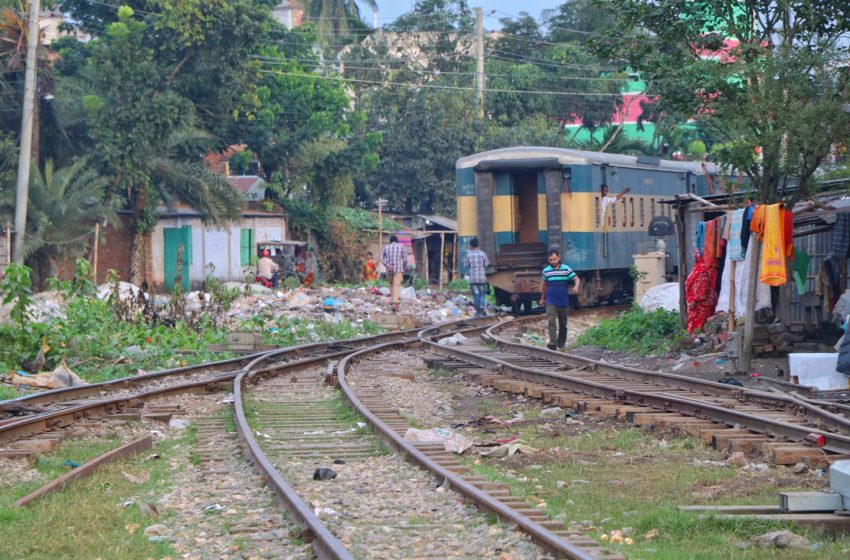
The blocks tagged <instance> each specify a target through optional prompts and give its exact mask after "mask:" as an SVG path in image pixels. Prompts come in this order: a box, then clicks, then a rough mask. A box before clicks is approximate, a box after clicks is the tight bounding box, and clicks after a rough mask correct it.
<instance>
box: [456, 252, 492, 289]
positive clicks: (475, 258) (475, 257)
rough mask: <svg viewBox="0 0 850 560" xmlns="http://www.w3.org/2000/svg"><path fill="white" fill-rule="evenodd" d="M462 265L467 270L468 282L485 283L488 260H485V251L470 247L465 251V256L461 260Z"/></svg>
mask: <svg viewBox="0 0 850 560" xmlns="http://www.w3.org/2000/svg"><path fill="white" fill-rule="evenodd" d="M463 264H464V266H466V268H467V269H468V270H469V283H470V284H486V283H487V274H486V270H487V267H488V266H489V265H490V261H488V260H487V253H485V252H484V251H482V250H481V249H470V250H469V251H467V253H466V258H465V259H464V260H463Z"/></svg>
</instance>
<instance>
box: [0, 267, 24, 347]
mask: <svg viewBox="0 0 850 560" xmlns="http://www.w3.org/2000/svg"><path fill="white" fill-rule="evenodd" d="M31 273H32V271H31V270H30V268H29V267H28V266H26V265H21V264H17V263H11V264H9V266H7V267H6V272H5V275H4V276H3V279H2V280H0V294H3V304H4V305H6V304H9V303H12V310H11V313H10V315H9V316H10V317H11V318H12V320H13V321H14V322H15V323H17V325H18V328H19V329H20V331H21V332H22V333H23V331H25V328H26V324H27V321H28V320H29V319H30V312H29V306H30V304H31V303H32V274H31Z"/></svg>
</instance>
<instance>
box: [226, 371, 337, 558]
mask: <svg viewBox="0 0 850 560" xmlns="http://www.w3.org/2000/svg"><path fill="white" fill-rule="evenodd" d="M262 359H263V358H257V360H256V361H257V362H259V361H262ZM254 365H255V364H253V363H252V364H249V365H248V366H246V367H245V369H244V370H242V371H240V372H239V373H238V375H237V376H236V379H235V380H234V382H233V397H234V398H233V407H234V411H235V415H236V433H237V435H238V436H239V440H240V441H241V442H242V448H243V449H244V450H245V452H246V454H247V455H248V457H249V458H250V459H251V462H252V463H254V466H255V467H256V468H257V470H258V471H260V474H261V475H262V476H263V478H265V479H266V481H267V482H268V483H269V485H270V486H271V487H272V490H273V491H274V493H275V495H276V496H277V497H278V499H280V500H281V502H282V503H283V505H284V507H286V509H287V510H288V511H289V512H290V513H291V514H292V516H293V517H294V521H295V523H297V524H298V525H299V526H300V527H301V528H302V531H303V532H302V538H303V540H304V541H305V542H309V543H310V545H311V547H312V548H313V551H314V552H315V554H316V557H317V558H318V559H319V560H354V557H353V556H352V555H351V554H350V553H349V552H348V551H347V550H346V549H345V547H344V546H343V544H342V543H341V542H340V541H339V539H337V538H336V536H335V535H334V534H333V533H331V531H330V530H329V529H328V528H327V527H326V526H325V524H324V523H323V522H322V520H321V519H319V517H318V516H317V515H316V514H315V513H314V512H313V510H312V508H310V506H308V505H307V504H306V503H305V502H304V500H302V499H301V497H300V496H299V495H298V493H297V492H296V491H295V489H294V488H292V486H290V485H289V483H288V482H286V479H284V478H283V476H282V475H281V474H280V472H279V471H278V470H277V468H276V467H275V466H274V464H273V463H272V462H271V460H269V458H268V456H266V454H265V453H264V452H263V450H262V449H261V448H260V445H259V444H258V443H257V440H256V439H255V438H254V434H253V432H252V430H251V426H250V425H249V424H248V419H247V418H246V416H245V409H244V407H243V405H242V384H243V383H244V382H245V381H246V379H248V380H250V379H251V376H252V375H253V373H254V372H253V371H251V368H252V367H253V366H254ZM287 365H288V364H286V365H283V366H282V367H281V368H280V369H289V368H288V367H287Z"/></svg>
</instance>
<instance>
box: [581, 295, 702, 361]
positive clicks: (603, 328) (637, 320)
mask: <svg viewBox="0 0 850 560" xmlns="http://www.w3.org/2000/svg"><path fill="white" fill-rule="evenodd" d="M684 335H685V333H684V331H683V330H682V329H681V327H680V326H679V314H678V313H674V312H672V311H666V310H664V309H657V310H655V311H653V312H649V313H648V312H646V311H644V310H643V309H641V308H640V307H637V306H634V307H632V309H630V310H629V311H626V312H624V313H621V314H620V316H619V317H616V318H613V319H604V320H603V321H602V322H601V323H600V324H599V325H598V326H596V327H593V328H591V329H588V330H586V331H584V332H583V333H582V334H581V336H579V337H578V340H577V342H576V343H577V344H578V345H581V346H601V347H602V348H607V349H608V350H619V351H631V352H637V353H640V354H661V353H664V352H669V351H670V350H672V349H674V347H675V345H676V343H677V339H678V338H680V337H683V336H684Z"/></svg>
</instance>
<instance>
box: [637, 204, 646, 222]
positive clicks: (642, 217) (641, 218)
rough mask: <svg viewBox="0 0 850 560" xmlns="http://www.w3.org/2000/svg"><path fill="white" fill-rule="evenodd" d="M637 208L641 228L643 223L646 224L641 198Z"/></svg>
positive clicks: (644, 209)
mask: <svg viewBox="0 0 850 560" xmlns="http://www.w3.org/2000/svg"><path fill="white" fill-rule="evenodd" d="M638 208H639V211H640V227H643V225H644V223H646V208H644V200H643V197H641V199H640V200H639V201H638Z"/></svg>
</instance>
